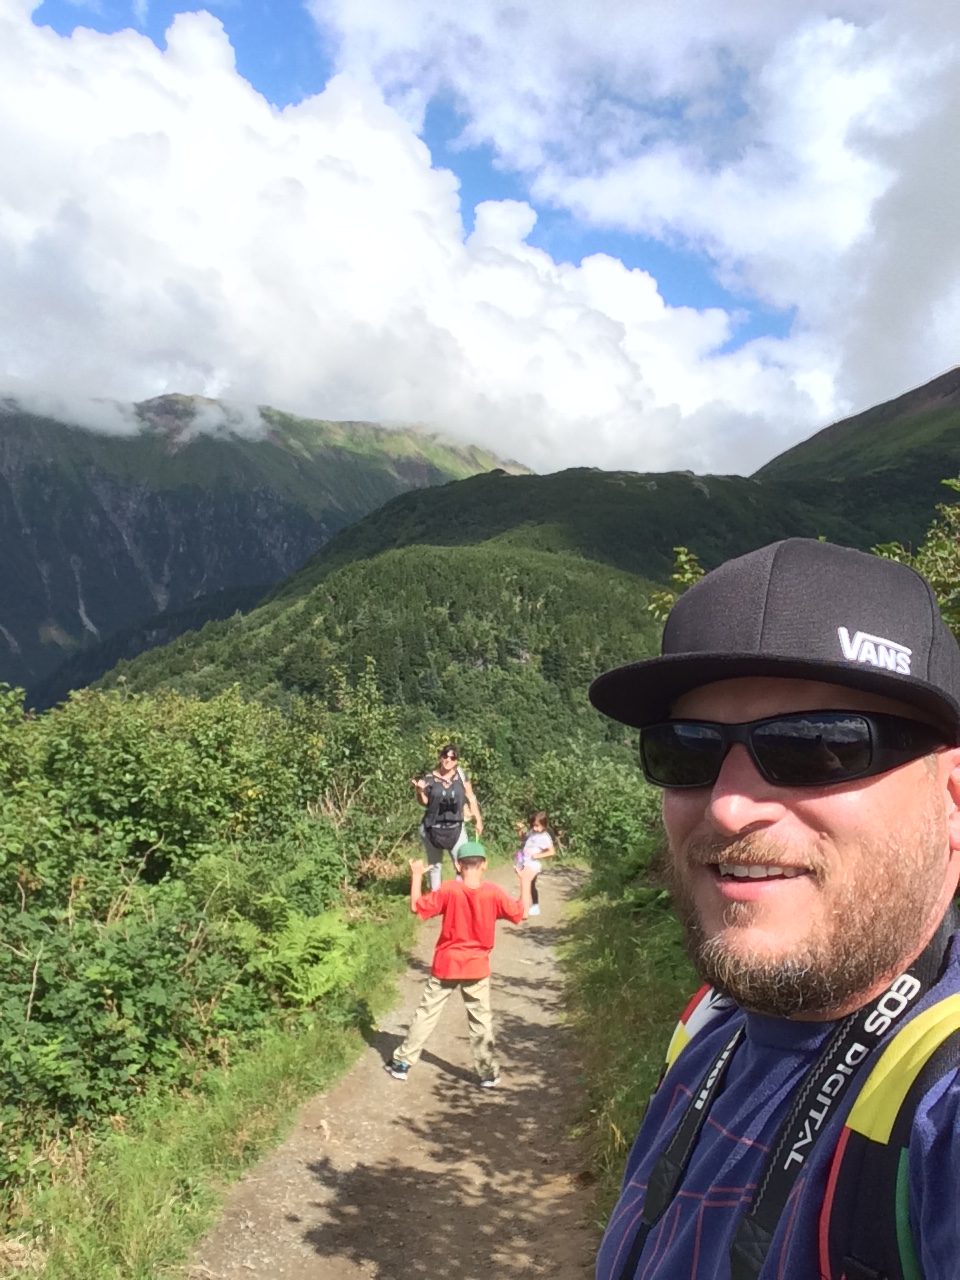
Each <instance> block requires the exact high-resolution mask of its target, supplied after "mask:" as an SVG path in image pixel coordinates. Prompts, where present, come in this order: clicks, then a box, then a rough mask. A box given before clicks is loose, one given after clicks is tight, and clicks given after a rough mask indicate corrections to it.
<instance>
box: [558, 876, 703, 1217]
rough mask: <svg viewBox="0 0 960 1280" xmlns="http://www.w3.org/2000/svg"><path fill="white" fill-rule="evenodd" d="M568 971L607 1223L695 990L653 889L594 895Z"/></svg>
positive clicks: (591, 1147) (569, 950) (583, 910)
mask: <svg viewBox="0 0 960 1280" xmlns="http://www.w3.org/2000/svg"><path fill="white" fill-rule="evenodd" d="M563 965H564V968H565V971H566V975H567V991H568V1001H569V1007H570V1016H571V1018H572V1021H573V1025H574V1027H575V1030H576V1032H577V1038H578V1041H579V1049H580V1060H581V1063H582V1069H583V1077H584V1090H585V1098H584V1111H583V1120H582V1123H581V1131H582V1136H583V1138H584V1140H585V1142H586V1144H587V1148H588V1152H589V1157H590V1161H591V1165H592V1169H593V1171H594V1173H595V1174H596V1177H597V1194H596V1203H595V1211H596V1214H597V1218H598V1220H599V1221H600V1222H605V1221H606V1218H607V1217H608V1216H609V1212H610V1209H611V1208H612V1206H613V1203H614V1201H615V1199H616V1195H617V1190H618V1188H619V1185H620V1180H621V1177H622V1175H623V1167H624V1163H625V1161H626V1157H627V1153H628V1151H629V1149H630V1145H631V1143H632V1142H633V1139H634V1137H635V1135H636V1132H637V1129H638V1127H639V1124H640V1120H641V1118H642V1116H643V1112H644V1109H645V1107H646V1104H647V1100H648V1098H649V1096H650V1093H651V1091H652V1089H653V1088H654V1086H655V1084H656V1082H657V1077H658V1075H659V1072H660V1067H661V1065H662V1063H663V1057H664V1053H665V1050H666V1047H667V1042H668V1040H669V1038H670V1034H671V1032H672V1030H673V1027H674V1025H675V1023H676V1020H677V1017H678V1016H679V1014H680V1012H681V1010H682V1009H683V1006H684V1004H685V1002H686V1000H687V999H688V998H689V996H690V995H691V993H692V992H693V991H694V990H695V989H696V986H697V985H698V984H697V979H696V978H695V977H694V974H693V970H692V968H691V966H690V963H689V961H688V960H687V958H686V955H685V953H684V951H683V948H682V943H681V936H680V927H679V925H678V924H677V922H676V919H675V918H674V916H673V914H672V912H671V911H670V909H669V904H668V903H667V900H666V895H665V894H664V893H663V892H661V891H659V890H657V889H652V888H642V887H633V888H630V889H627V890H626V891H625V892H624V893H623V894H621V895H620V896H612V895H608V894H603V895H597V896H589V895H588V896H587V898H586V899H585V900H584V901H582V902H581V904H580V906H579V910H578V914H577V916H576V918H575V920H574V922H573V928H572V934H571V939H570V941H569V943H568V944H567V946H566V947H565V949H564V954H563Z"/></svg>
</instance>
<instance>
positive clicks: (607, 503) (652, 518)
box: [277, 469, 862, 597]
mask: <svg viewBox="0 0 960 1280" xmlns="http://www.w3.org/2000/svg"><path fill="white" fill-rule="evenodd" d="M820 533H824V534H827V535H829V536H833V537H837V538H840V539H842V540H845V541H850V542H855V543H856V542H860V541H862V539H861V538H860V532H859V530H858V529H857V528H856V527H854V526H852V525H849V524H848V523H847V522H846V521H845V520H844V519H843V517H842V516H838V515H837V513H836V512H834V511H831V510H829V509H827V508H825V507H822V506H820V505H819V504H818V503H815V502H812V501H808V500H805V499H803V498H798V497H796V496H795V495H794V493H793V491H792V487H791V486H790V485H781V484H777V483H769V484H761V483H759V482H758V481H755V480H750V479H746V478H745V477H743V476H703V477H701V476H695V475H692V474H689V473H686V472H667V473H663V474H657V475H642V474H638V473H635V472H609V471H595V470H591V469H577V470H571V471H560V472H556V473H554V474H553V475H548V476H511V475H505V474H498V473H496V472H493V473H489V474H486V475H481V476H474V477H472V478H471V479H469V480H465V481H461V482H460V483H458V484H450V485H443V486H440V487H438V488H436V489H431V490H430V492H429V493H410V494H404V495H403V496H402V497H400V498H397V499H394V500H393V501H391V502H388V503H386V504H385V505H384V506H383V507H381V508H380V509H379V510H378V511H375V512H373V513H372V514H371V515H369V516H367V517H366V518H365V519H364V520H362V521H359V522H358V523H357V524H355V525H353V526H352V527H351V528H350V529H346V530H344V532H343V533H342V534H340V536H339V537H337V538H336V539H335V540H334V541H332V542H331V543H329V544H328V545H327V546H326V547H324V548H322V549H321V550H320V551H319V552H318V553H317V554H316V555H315V556H313V557H312V558H311V559H310V560H309V561H308V562H307V564H306V565H305V566H304V568H303V570H302V571H301V572H300V573H298V574H297V575H295V576H294V577H293V578H291V579H290V580H289V581H288V582H287V583H285V584H283V585H282V586H281V587H279V588H278V589H277V594H278V595H281V596H284V597H289V596H295V595H297V594H299V593H301V592H302V591H303V590H304V589H305V588H306V587H307V586H309V585H311V584H313V583H315V582H319V581H322V580H323V578H324V577H325V576H326V575H327V574H329V573H330V572H331V571H332V570H333V569H335V568H337V567H339V566H341V565H345V564H349V563H352V562H354V561H356V560H359V559H364V558H368V557H370V556H373V555H377V554H378V553H379V552H381V551H385V550H388V549H390V548H393V547H403V546H412V545H418V544H427V545H431V546H463V545H473V544H476V543H481V542H484V543H485V542H489V541H496V542H497V543H498V544H499V545H502V546H504V547H506V546H509V547H524V548H528V549H530V550H535V551H545V552H555V553H556V552H564V553H569V554H573V555H575V556H582V557H584V558H586V559H588V560H593V561H597V562H599V563H601V564H607V565H611V566H613V567H615V568H618V569H624V570H627V571H629V572H631V573H638V574H641V575H643V576H645V577H647V578H650V579H652V580H653V581H657V582H663V581H665V580H666V578H667V576H668V575H669V572H670V568H671V565H672V563H673V548H674V547H675V546H677V545H678V543H683V544H685V545H687V546H690V547H693V548H695V549H696V551H697V554H698V555H699V556H700V557H701V559H702V560H703V562H704V563H705V564H708V565H713V564H716V563H719V561H721V560H723V559H725V558H726V557H727V556H729V555H733V554H736V553H738V552H740V551H746V550H749V549H750V548H751V547H755V546H758V545H760V544H762V543H764V542H768V541H770V540H771V539H774V538H780V537H784V536H786V535H788V534H805V535H812V536H816V535H817V534H820Z"/></svg>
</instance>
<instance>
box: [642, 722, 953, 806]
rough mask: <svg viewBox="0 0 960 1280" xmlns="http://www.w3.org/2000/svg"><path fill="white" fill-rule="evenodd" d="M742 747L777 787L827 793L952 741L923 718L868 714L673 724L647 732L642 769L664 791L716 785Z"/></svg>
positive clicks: (653, 726) (645, 731)
mask: <svg viewBox="0 0 960 1280" xmlns="http://www.w3.org/2000/svg"><path fill="white" fill-rule="evenodd" d="M735 742H740V743H742V744H743V745H744V746H745V747H746V749H747V751H749V753H750V759H751V760H752V761H753V763H754V764H755V765H756V767H757V769H758V771H759V772H760V774H761V775H762V776H763V777H764V778H765V779H766V780H767V782H771V783H773V784H774V785H775V786H779V787H827V786H835V785H837V784H839V783H842V782H851V781H852V780H853V779H854V778H869V777H871V776H872V775H873V774H876V773H885V772H886V771H887V770H888V769H894V768H896V766H897V765H901V764H906V763H907V762H908V761H909V760H916V759H917V758H918V757H919V756H925V755H928V754H929V753H930V752H931V751H935V750H936V749H937V748H938V747H942V746H945V745H946V737H945V735H944V734H942V733H940V732H938V731H937V730H936V729H933V728H931V727H930V726H929V725H926V724H920V722H919V721H917V720H907V719H905V718H904V717H903V716H890V715H881V714H879V713H876V712H870V713H869V714H868V713H866V712H863V711H795V712H791V713H789V714H787V715H781V716H768V717H766V719H763V720H747V721H745V722H744V723H743V724H717V723H715V722H713V721H711V720H666V721H664V722H663V724H651V725H647V726H646V727H645V728H643V729H641V730H640V763H641V764H642V765H643V772H644V773H645V774H646V777H647V779H648V780H649V781H650V782H652V783H654V784H655V785H656V786H658V787H677V788H680V787H711V786H713V784H714V783H715V782H716V780H717V777H718V775H719V773H720V767H721V765H722V764H723V761H724V759H725V757H726V754H727V752H728V751H729V750H730V748H731V747H732V746H733V744H734V743H735Z"/></svg>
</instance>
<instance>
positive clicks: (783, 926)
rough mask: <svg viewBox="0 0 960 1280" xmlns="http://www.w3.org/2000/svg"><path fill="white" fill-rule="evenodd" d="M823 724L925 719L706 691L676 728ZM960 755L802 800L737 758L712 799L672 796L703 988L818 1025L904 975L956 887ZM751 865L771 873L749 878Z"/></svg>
mask: <svg viewBox="0 0 960 1280" xmlns="http://www.w3.org/2000/svg"><path fill="white" fill-rule="evenodd" d="M811 710H838V711H886V712H890V713H892V714H895V715H905V716H908V717H911V718H914V719H916V718H918V717H917V713H916V712H915V711H912V710H911V709H910V708H909V707H906V706H904V705H902V704H900V703H898V702H895V701H893V700H891V699H888V698H882V697H876V696H874V695H872V694H864V693H858V692H857V691H855V690H850V689H844V688H842V687H840V686H837V685H830V684H821V683H819V682H815V681H809V680H784V679H772V678H766V677H763V678H756V679H738V680H724V681H719V682H718V683H716V684H712V685H705V686H704V687H703V688H700V689H695V690H693V691H692V692H690V693H688V694H685V695H684V696H683V697H682V698H681V699H679V701H678V702H677V704H676V705H675V706H674V707H673V715H674V716H675V717H677V718H683V719H702V720H713V721H719V722H721V723H727V724H733V723H739V722H742V721H746V720H757V719H761V718H762V717H764V716H773V715H778V714H780V713H783V712H790V711H811ZM957 756H958V753H957V752H956V751H950V752H942V753H938V754H936V755H934V756H932V757H927V758H925V759H920V760H916V761H912V762H911V763H909V764H906V765H902V766H900V767H899V768H896V769H892V770H890V771H889V772H887V773H885V774H880V775H877V776H875V777H872V778H864V779H859V780H857V781H854V782H848V783H844V784H842V785H840V786H833V787H822V788H797V787H780V786H775V785H773V784H772V783H769V782H766V781H765V780H764V779H763V778H762V777H761V776H760V774H759V773H758V772H757V770H756V768H755V766H754V764H753V762H752V760H751V759H750V757H749V755H748V754H747V751H746V749H745V748H744V747H743V746H742V745H739V744H737V745H735V746H733V747H732V748H731V750H730V752H729V753H728V755H727V756H726V759H725V760H724V762H723V766H722V768H721V770H720V774H719V776H718V778H717V780H716V782H715V783H714V784H713V786H712V787H702V788H700V787H698V788H695V789H693V790H673V791H671V790H667V791H665V792H664V797H663V819H664V825H665V827H666V830H667V836H668V839H669V844H670V854H671V871H672V879H673V883H674V893H675V897H676V901H677V906H678V910H679V913H680V916H681V919H682V921H683V923H684V927H685V929H686V932H687V938H688V944H689V946H690V948H691V952H692V954H693V956H694V959H695V962H696V963H697V965H698V968H699V969H700V971H701V973H702V974H703V976H704V977H705V978H706V979H707V980H708V981H710V982H711V983H713V984H714V985H715V986H717V987H719V988H721V989H722V990H725V991H727V992H729V993H730V994H731V995H733V996H734V997H735V998H736V999H737V1000H739V1001H740V1002H741V1003H742V1004H744V1005H745V1006H746V1007H748V1008H753V1009H757V1010H760V1011H761V1012H766V1013H772V1014H777V1015H780V1016H796V1015H801V1016H813V1017H816V1016H830V1015H832V1014H835V1013H836V1012H842V1011H845V1010H846V1009H847V1008H856V1007H858V1006H859V1005H860V1004H861V1003H863V1001H864V1000H865V999H867V998H869V995H870V994H872V991H873V989H874V988H877V989H879V988H880V987H882V985H883V983H884V982H885V981H886V980H888V979H889V978H891V977H893V976H894V975H895V974H896V973H897V972H899V971H900V970H901V969H902V968H904V967H905V965H906V964H908V963H909V962H910V961H911V960H912V959H913V958H914V956H915V955H916V954H917V953H918V952H919V951H920V950H921V949H922V947H923V945H924V944H925V943H926V941H927V939H928V938H929V937H930V936H931V935H932V933H933V931H934V929H935V927H936V925H937V923H938V922H939V919H940V917H941V916H942V914H943V912H944V911H945V910H946V907H947V904H948V903H949V900H950V896H951V894H952V892H953V889H954V888H955V886H956V880H957V872H958V855H957V854H956V853H954V852H952V850H951V841H950V839H949V835H948V815H949V814H950V813H951V812H952V811H953V808H954V806H953V805H952V802H951V800H950V790H949V788H948V779H949V776H950V768H951V765H955V764H956V762H957ZM746 866H749V867H750V868H751V870H753V871H754V872H756V871H757V870H758V869H760V868H763V869H764V870H765V873H764V874H761V875H760V876H756V877H755V876H753V875H752V876H751V877H750V878H748V879H746V878H743V876H742V875H741V876H740V877H738V876H737V875H736V874H735V870H736V868H739V869H740V870H741V871H742V869H743V868H744V867H746ZM784 871H785V872H786V874H783V872H784ZM766 872H769V874H766Z"/></svg>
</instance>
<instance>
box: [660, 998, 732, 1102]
mask: <svg viewBox="0 0 960 1280" xmlns="http://www.w3.org/2000/svg"><path fill="white" fill-rule="evenodd" d="M733 1007H734V1001H733V1000H730V999H729V998H728V997H727V996H721V995H720V994H719V993H718V992H716V991H714V989H713V987H711V986H709V985H708V984H707V983H704V984H703V986H702V987H700V988H699V989H698V990H697V991H695V992H694V994H693V995H692V996H691V998H690V1000H689V1001H688V1003H687V1007H686V1008H685V1009H684V1011H683V1013H681V1015H680V1021H679V1022H678V1023H677V1025H676V1027H675V1028H674V1031H673V1035H672V1036H671V1037H670V1043H669V1044H668V1045H667V1055H666V1060H665V1061H664V1064H663V1070H662V1071H661V1073H660V1079H661V1080H662V1079H663V1077H664V1076H665V1075H666V1073H667V1072H668V1071H669V1070H670V1068H671V1067H672V1066H673V1064H674V1063H675V1062H676V1060H677V1058H679V1057H680V1054H681V1053H682V1052H683V1050H684V1049H685V1048H686V1047H687V1045H688V1044H689V1043H690V1041H691V1040H692V1039H693V1038H694V1036H697V1035H699V1034H700V1033H701V1031H705V1030H706V1029H707V1027H709V1026H710V1024H711V1023H712V1022H714V1021H716V1019H717V1018H719V1017H720V1015H721V1014H723V1013H726V1012H727V1011H728V1010H729V1009H732V1008H733Z"/></svg>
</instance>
